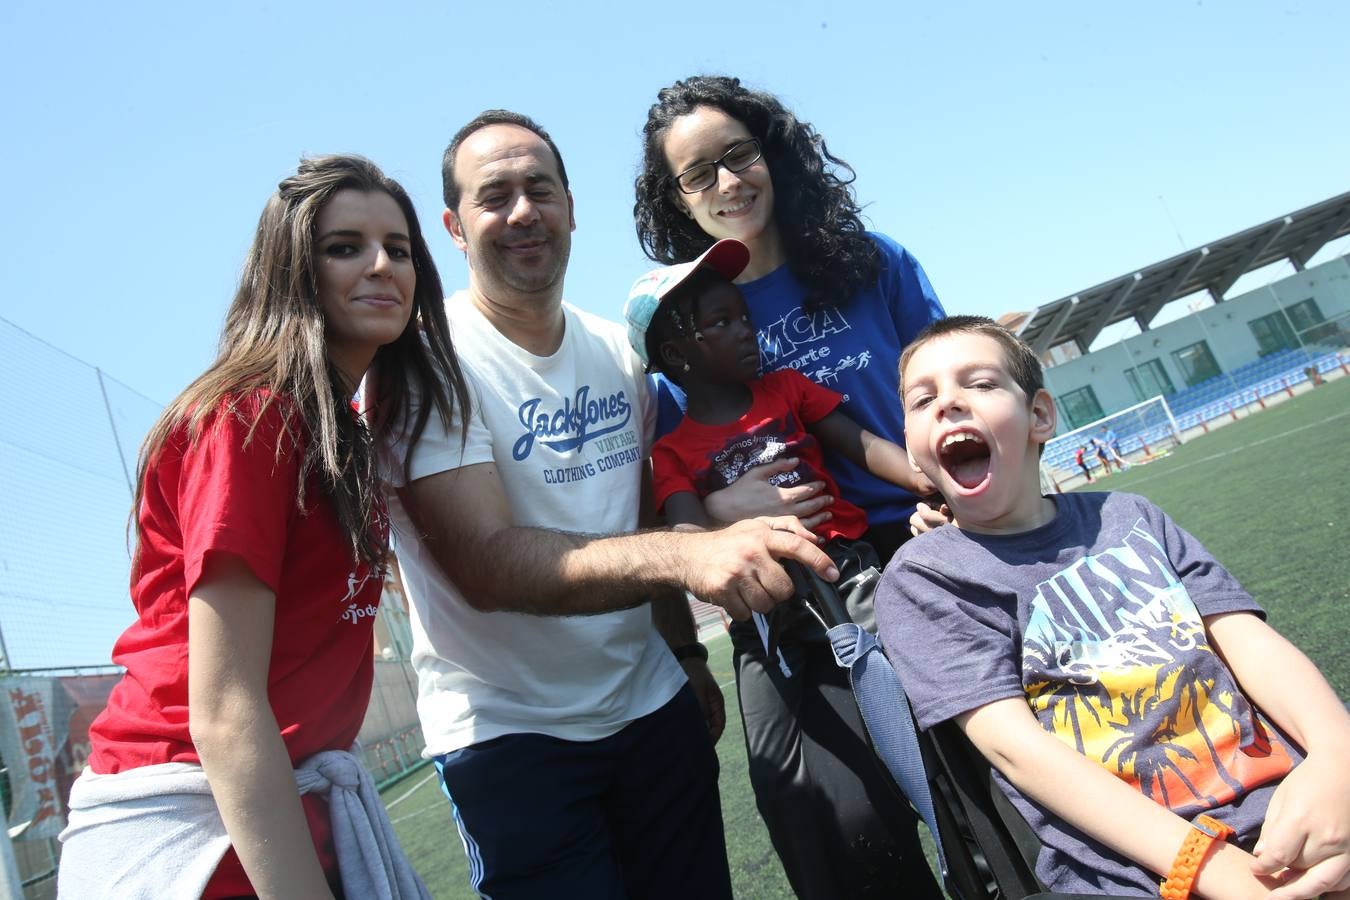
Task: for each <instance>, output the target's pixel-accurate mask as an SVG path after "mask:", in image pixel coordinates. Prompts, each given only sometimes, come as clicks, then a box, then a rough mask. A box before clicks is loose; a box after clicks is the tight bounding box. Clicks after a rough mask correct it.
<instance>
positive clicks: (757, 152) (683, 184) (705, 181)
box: [671, 138, 764, 194]
mask: <svg viewBox="0 0 1350 900" xmlns="http://www.w3.org/2000/svg"><path fill="white" fill-rule="evenodd" d="M763 155H764V151H763V150H761V149H760V148H759V139H758V138H750V139H749V140H744V141H741V142H740V143H739V144H733V145H732V147H731V149H730V150H728V151H727V152H726V153H723V154H722V155H721V156H719V157H718V158H717V159H715V160H713V161H712V162H706V163H699V164H698V165H696V166H690V167H689V168H687V169H685V170H684V171H683V172H681V173H680V174H678V175H676V176H675V177H674V178H672V179H671V181H673V182H675V186H676V187H678V188H679V189H680V191H681V193H685V194H697V193H698V192H699V191H706V190H707V189H708V188H710V187H712V186H713V185H714V184H716V183H717V167H718V166H721V167H722V168H724V169H726V170H727V171H728V172H744V171H745V170H746V169H748V168H750V167H751V166H753V165H754V164H755V163H757V162H759V160H760V157H762V156H763Z"/></svg>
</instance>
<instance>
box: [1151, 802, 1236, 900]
mask: <svg viewBox="0 0 1350 900" xmlns="http://www.w3.org/2000/svg"><path fill="white" fill-rule="evenodd" d="M1232 833H1233V829H1232V828H1231V827H1229V826H1227V825H1225V824H1224V823H1222V822H1220V821H1219V820H1218V819H1214V818H1211V817H1210V816H1203V815H1202V816H1196V817H1195V821H1193V822H1191V830H1190V831H1189V832H1187V833H1186V840H1184V841H1182V842H1181V849H1180V850H1178V851H1177V856H1176V859H1174V860H1172V869H1171V871H1169V872H1168V873H1167V878H1165V879H1164V880H1163V883H1162V887H1161V888H1159V889H1158V895H1159V896H1160V897H1162V898H1163V900H1186V898H1187V897H1189V896H1190V895H1191V886H1192V885H1194V884H1195V876H1196V875H1197V874H1199V872H1200V867H1201V866H1202V865H1204V863H1205V857H1206V856H1208V855H1209V851H1210V848H1211V847H1212V846H1214V842H1215V841H1226V840H1228V837H1229V836H1230V835H1231V834H1232Z"/></svg>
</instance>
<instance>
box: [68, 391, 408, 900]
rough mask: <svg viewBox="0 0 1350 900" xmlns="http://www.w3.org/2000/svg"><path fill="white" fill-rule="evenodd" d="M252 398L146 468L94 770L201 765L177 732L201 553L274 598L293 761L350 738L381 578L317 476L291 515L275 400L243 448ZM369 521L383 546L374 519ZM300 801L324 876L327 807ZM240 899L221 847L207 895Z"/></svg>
mask: <svg viewBox="0 0 1350 900" xmlns="http://www.w3.org/2000/svg"><path fill="white" fill-rule="evenodd" d="M264 396H265V395H263V394H261V393H254V394H251V395H248V396H246V397H244V398H242V399H241V400H240V401H239V403H238V406H237V410H236V411H235V412H233V413H232V412H229V411H228V410H227V409H226V403H222V407H221V409H219V410H217V412H216V413H214V414H212V415H211V416H208V417H207V419H206V420H205V421H204V422H203V424H202V433H201V434H200V436H199V437H198V440H197V442H196V444H195V446H193V445H191V444H190V441H189V439H188V436H187V426H186V424H180V425H179V426H178V427H177V428H176V429H175V430H174V431H173V432H172V433H171V434H170V435H169V438H168V439H167V440H166V441H165V443H164V445H163V447H161V449H160V450H159V451H158V452H157V453H156V455H155V458H154V459H153V460H152V461H151V463H150V465H149V467H148V468H147V471H146V475H145V486H144V496H143V499H142V501H141V507H140V509H139V511H138V520H139V523H140V528H141V539H140V546H139V550H138V553H139V557H138V559H137V561H136V564H135V566H134V567H133V572H132V581H131V598H132V603H133V604H134V605H135V607H136V613H137V620H136V622H135V623H134V624H133V625H132V626H131V627H130V628H128V629H127V630H126V632H124V633H123V634H122V636H121V637H120V638H119V639H118V641H117V643H116V645H114V647H113V661H114V662H116V663H118V664H119V665H122V666H124V667H125V668H126V674H125V675H124V676H123V678H122V680H121V681H120V682H118V684H117V686H116V687H114V688H113V691H112V694H111V695H110V696H109V698H108V707H107V709H105V710H104V711H103V712H102V713H101V714H100V715H99V716H98V718H97V719H95V720H94V722H93V724H91V725H90V726H89V738H90V744H91V753H90V757H89V765H90V767H91V768H92V769H93V770H94V771H95V772H98V773H101V774H112V773H116V772H121V771H124V770H126V769H133V768H137V767H139V766H148V765H155V764H158V763H166V762H189V763H199V762H200V759H199V758H198V757H197V751H196V748H195V747H194V746H193V744H192V737H191V735H190V734H189V733H188V684H187V674H188V671H187V650H188V617H187V598H188V595H189V594H190V593H191V592H192V590H193V588H194V587H195V586H196V584H197V582H198V580H199V579H200V577H201V574H202V569H203V564H204V562H205V559H206V556H207V554H208V553H229V554H232V555H234V556H236V557H238V558H239V559H241V560H243V561H244V562H245V563H246V564H247V565H248V567H249V568H250V569H251V570H252V572H253V574H254V575H256V576H257V577H258V578H259V580H261V581H262V582H263V583H264V584H266V585H267V587H268V588H270V589H271V590H272V591H273V592H274V593H275V594H276V622H275V625H274V627H273V636H272V654H271V661H270V663H269V668H268V676H267V679H268V697H269V699H270V701H271V706H272V713H273V715H274V716H275V717H276V720H277V725H278V726H279V727H280V729H281V736H282V739H283V740H284V741H285V744H286V749H287V751H288V752H289V754H290V757H291V761H292V763H298V762H300V761H302V760H304V759H305V758H306V757H308V756H311V755H312V754H314V753H316V752H318V751H320V750H334V749H341V750H345V749H347V748H348V747H350V746H351V744H352V741H354V740H355V739H356V735H357V732H358V731H359V730H360V728H361V722H362V719H363V718H364V717H365V712H366V706H367V704H368V703H369V701H370V691H371V683H372V679H373V677H374V651H373V646H374V645H373V638H372V632H373V626H374V621H375V612H376V609H377V607H378V605H379V602H380V594H381V590H382V577H381V575H380V574H379V573H372V572H371V571H370V569H369V567H368V566H366V565H364V564H358V563H356V562H355V561H354V560H353V557H352V550H351V545H350V543H349V542H348V540H347V539H346V537H345V536H344V535H343V533H342V531H341V530H340V528H339V526H338V521H337V516H336V515H335V513H334V512H333V507H332V503H331V501H330V500H329V499H328V497H327V496H326V495H324V493H323V491H322V489H321V488H320V486H319V483H318V480H317V479H315V478H313V477H311V478H310V479H309V483H307V485H306V490H305V505H306V508H305V509H304V510H303V511H302V510H300V509H299V508H298V507H297V504H296V485H297V478H298V471H299V462H300V457H301V449H300V448H299V447H298V446H297V445H296V444H295V442H294V441H293V440H292V439H291V438H289V437H287V436H286V433H285V429H284V427H283V423H284V419H283V416H284V415H285V413H284V412H283V409H282V407H283V403H282V402H277V403H273V404H272V405H271V406H269V407H268V409H267V411H266V412H264V413H263V414H262V418H261V419H260V420H259V421H258V424H257V428H256V429H255V430H254V432H253V435H252V437H251V438H250V439H249V440H248V442H247V444H245V438H246V436H247V435H248V433H249V428H250V426H251V425H252V423H253V421H254V419H255V418H256V417H257V415H258V411H259V409H260V407H261V405H262V401H263V398H264ZM278 446H281V447H282V450H281V452H280V454H278V452H277V448H278ZM379 519H380V521H379V522H378V523H377V526H376V527H379V528H380V529H381V531H382V532H383V534H384V535H385V536H386V537H387V534H388V524H387V520H386V517H385V515H384V512H383V510H382V509H381V510H380V514H379ZM303 799H304V801H305V812H306V815H307V817H308V819H309V823H310V829H311V831H313V833H314V839H315V845H316V847H318V848H319V851H320V858H321V860H322V861H323V863H324V867H325V868H326V869H327V870H328V871H329V872H330V874H332V873H335V872H336V861H335V859H334V858H333V855H332V840H331V835H330V833H329V827H328V810H327V806H326V804H325V803H324V801H323V800H322V799H321V798H319V797H311V796H308V795H306V797H304V798H303ZM250 893H253V890H252V888H251V887H250V886H249V882H248V879H247V877H246V876H245V875H244V871H243V868H242V867H241V866H240V865H239V860H238V857H236V856H235V854H234V851H233V850H231V851H230V852H229V853H228V854H227V855H226V857H225V859H224V860H223V861H222V862H221V865H220V868H219V869H217V871H216V874H215V876H214V877H213V879H212V881H211V886H210V888H209V889H208V891H207V893H206V895H205V896H207V897H212V896H234V895H238V894H250Z"/></svg>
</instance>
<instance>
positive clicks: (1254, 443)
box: [1130, 410, 1350, 490]
mask: <svg viewBox="0 0 1350 900" xmlns="http://www.w3.org/2000/svg"><path fill="white" fill-rule="evenodd" d="M1346 416H1350V410H1347V411H1346V412H1342V413H1336V415H1334V416H1327V417H1326V418H1325V419H1323V420H1322V421H1320V422H1310V423H1309V424H1307V425H1300V426H1299V427H1297V428H1291V429H1289V430H1288V431H1281V432H1280V433H1279V434H1272V435H1270V436H1269V437H1263V438H1261V440H1259V441H1252V442H1251V443H1250V444H1243V445H1242V446H1241V447H1234V448H1233V449H1232V450H1224V451H1223V452H1222V453H1211V454H1210V455H1209V456H1202V457H1201V458H1200V459H1194V460H1191V461H1190V462H1188V463H1184V464H1182V465H1180V466H1177V467H1176V468H1174V469H1168V470H1167V471H1166V472H1159V473H1158V474H1157V475H1147V476H1144V477H1143V478H1140V479H1139V480H1138V481H1136V482H1134V483H1133V484H1131V485H1130V489H1131V490H1133V489H1134V488H1135V486H1137V485H1140V484H1145V483H1147V482H1149V481H1155V480H1157V479H1159V478H1166V477H1167V476H1169V475H1175V474H1176V473H1178V472H1180V471H1182V470H1184V469H1189V468H1190V467H1191V466H1198V465H1201V464H1203V463H1207V462H1213V461H1214V460H1216V459H1222V458H1223V457H1225V456H1232V455H1233V454H1234V453H1241V452H1242V451H1243V450H1249V449H1251V448H1252V447H1259V446H1261V445H1262V444H1268V443H1270V442H1271V441H1278V440H1281V439H1282V438H1287V437H1289V436H1291V435H1295V434H1298V433H1299V432H1301V431H1307V430H1309V429H1310V428H1321V427H1322V426H1323V425H1326V424H1327V423H1328V422H1334V421H1336V420H1337V419H1344V418H1345V417H1346Z"/></svg>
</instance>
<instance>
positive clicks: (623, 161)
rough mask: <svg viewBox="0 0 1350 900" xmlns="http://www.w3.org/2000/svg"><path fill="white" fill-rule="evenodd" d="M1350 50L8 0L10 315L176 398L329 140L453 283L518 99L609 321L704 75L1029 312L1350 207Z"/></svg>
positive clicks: (1267, 35) (578, 269) (1047, 7)
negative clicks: (694, 82)
mask: <svg viewBox="0 0 1350 900" xmlns="http://www.w3.org/2000/svg"><path fill="white" fill-rule="evenodd" d="M1347 34H1350V5H1347V4H1344V3H1339V2H1334V0H1326V2H1299V0H1289V2H1232V3H1222V2H1214V0H1200V2H1196V0H1190V2H1185V3H1182V2H1152V0H1145V2H1137V3H1131V4H1114V5H1107V4H1085V3H1078V2H1074V3H1070V2H1045V3H1031V4H1028V3H1019V4H1009V3H1001V2H1000V3H995V2H987V3H971V4H958V3H951V4H937V3H929V4H924V5H918V4H912V3H904V2H895V0H886V2H875V3H852V2H846V0H839V2H830V3H823V2H811V3H806V2H794V0H780V2H774V3H747V2H741V3H730V4H709V3H703V4H697V5H686V6H676V5H673V4H628V3H617V2H616V3H600V2H591V0H575V2H570V3H565V4H564V3H516V4H505V3H480V4H465V3H453V4H451V3H439V4H432V3H426V4H398V3H392V2H391V3H387V4H369V3H367V4H350V3H343V2H336V3H328V4H322V5H319V4H287V3H278V2H269V3H259V2H252V0H236V2H231V3H227V4H209V5H202V4H167V3H164V4H149V3H138V2H128V3H123V4H95V3H90V2H77V3H75V4H69V3H67V4H53V3H36V2H31V0H10V2H8V3H6V4H4V5H3V7H0V77H3V79H4V83H5V84H7V85H8V86H9V89H8V90H7V92H6V93H7V98H6V111H7V114H8V115H7V119H8V122H7V124H8V127H7V128H6V139H5V141H4V142H3V143H0V154H2V155H3V159H4V164H5V165H4V169H5V171H6V172H8V173H9V174H10V179H9V183H8V184H7V185H6V186H5V191H4V194H5V199H6V203H5V207H6V211H7V215H5V216H4V217H3V219H0V236H2V238H3V241H2V242H3V246H4V259H5V285H6V290H5V291H4V292H3V294H0V316H3V317H4V318H6V319H8V320H10V321H11V322H13V323H14V324H16V325H18V326H19V327H21V328H23V329H25V330H27V331H29V332H30V333H32V334H34V335H36V336H37V337H40V338H41V339H43V340H45V341H47V342H50V343H51V344H53V345H55V346H57V347H59V348H61V349H63V350H64V351H66V352H68V353H69V354H71V355H73V356H75V357H77V358H79V359H82V360H84V361H86V362H88V363H90V364H91V365H96V366H99V367H100V368H102V369H103V370H104V371H105V372H106V373H108V374H109V375H111V376H113V377H115V378H116V379H118V380H119V381H121V382H123V383H125V384H127V385H129V386H131V387H132V388H134V389H136V390H138V391H140V392H141V393H143V394H145V395H147V396H148V397H150V398H152V399H153V400H155V401H158V402H161V403H163V402H167V401H168V400H169V399H171V398H172V397H173V396H174V395H175V394H176V393H177V392H178V391H179V390H180V389H181V388H182V387H183V386H184V385H185V384H186V383H187V382H188V381H190V380H191V379H192V378H193V377H194V376H195V375H197V374H198V373H199V372H200V371H201V370H202V369H203V368H204V367H205V366H206V365H207V364H208V363H209V362H210V360H211V358H212V355H213V350H214V345H215V340H216V336H217V333H218V329H219V326H220V322H221V319H222V316H223V313H224V310H225V307H226V305H227V303H228V301H229V299H230V296H231V294H232V292H233V289H234V284H235V279H236V277H237V273H238V270H239V266H240V264H241V261H242V258H243V254H244V251H245V249H246V247H247V245H248V242H249V239H250V237H251V232H252V229H253V226H254V224H255V223H256V221H257V216H258V213H259V211H260V210H261V208H262V204H263V201H264V200H265V198H266V197H267V195H268V193H269V192H270V191H271V190H272V189H273V188H274V186H275V184H276V182H277V181H278V180H279V179H280V178H281V177H283V176H284V175H286V174H287V173H288V172H289V171H291V170H292V169H293V168H294V164H295V162H296V160H297V159H298V158H299V157H300V156H301V155H302V154H315V153H325V152H335V151H354V152H359V153H363V154H365V155H367V156H370V157H371V158H372V159H374V160H375V161H376V162H378V163H380V164H381V165H382V166H383V167H384V168H385V169H386V171H388V172H389V173H390V174H392V175H394V176H395V177H397V178H399V179H400V180H402V181H403V183H404V184H405V185H406V186H407V187H408V188H409V190H410V192H411V193H412V195H413V198H414V200H415V202H416V204H417V207H418V211H419V213H420V216H421V218H422V223H423V227H424V229H425V230H426V232H427V235H428V239H429V241H430V243H431V245H432V248H433V250H434V252H435V255H436V258H437V262H438V264H439V265H440V268H441V275H442V279H443V281H444V282H445V285H446V287H447V289H453V288H454V287H457V286H460V285H462V284H463V282H464V280H465V270H464V264H463V260H462V257H461V256H460V255H459V254H458V252H457V251H455V249H454V247H453V246H452V244H451V243H450V240H449V237H448V236H447V235H446V234H445V232H444V230H443V229H442V227H441V225H440V211H441V201H440V172H439V159H440V154H441V152H442V150H443V149H444V146H445V144H446V142H447V140H448V139H449V137H450V135H451V134H452V133H453V132H454V131H455V129H456V128H457V127H458V126H459V125H460V124H462V123H463V122H464V121H465V120H467V119H468V118H470V117H471V116H473V115H474V114H475V113H477V112H478V111H480V110H481V109H483V108H486V107H491V106H506V107H513V108H516V109H519V110H520V111H522V112H526V113H529V114H530V115H532V116H534V117H535V118H537V119H538V120H539V121H541V122H542V123H543V124H544V126H545V127H547V128H548V129H549V130H550V131H551V132H552V133H553V136H554V138H555V139H556V140H557V142H558V144H559V146H560V148H561V149H562V152H563V154H564V157H565V158H566V160H567V167H568V171H569V174H570V175H571V178H572V188H573V193H574V196H575V199H576V214H577V223H578V227H577V232H576V235H575V238H574V243H573V252H572V264H571V268H570V270H569V275H568V281H567V291H566V294H567V296H568V298H569V299H570V300H571V301H572V302H574V303H576V304H578V305H580V306H582V307H583V308H586V309H589V310H592V311H594V312H597V313H600V314H602V315H606V316H609V317H611V318H617V317H618V315H619V312H620V309H621V306H622V302H623V299H624V297H625V296H626V293H627V290H628V286H629V284H630V283H631V282H632V280H633V279H634V278H635V277H636V276H637V275H639V274H641V273H642V272H643V271H645V269H646V268H648V267H649V263H647V261H646V260H645V259H644V258H643V256H642V255H641V252H640V251H639V249H638V246H637V241H636V238H635V236H634V231H633V226H632V218H631V212H632V202H633V197H632V180H633V175H634V170H635V166H636V162H637V158H638V150H639V145H638V136H639V132H640V128H641V125H642V122H643V120H644V118H645V113H646V109H647V107H648V105H649V104H650V103H651V101H652V100H653V99H654V97H655V94H656V91H657V90H658V89H659V88H660V87H662V86H664V85H666V84H668V83H669V82H671V81H672V80H674V79H676V78H679V77H681V76H684V75H688V74H692V73H696V72H724V73H730V74H736V75H739V76H740V77H741V78H742V79H744V80H745V81H747V82H748V83H750V84H752V85H754V86H757V87H762V88H766V89H768V90H771V91H774V92H776V93H778V94H779V95H780V96H782V97H783V98H784V99H785V100H786V101H787V102H788V104H789V105H790V106H792V107H793V108H794V109H795V110H796V111H797V112H798V114H799V115H801V116H802V117H803V118H805V119H807V120H809V121H811V122H813V123H814V124H815V125H816V126H817V127H818V128H819V130H820V131H821V132H822V133H823V134H824V135H825V137H826V138H827V140H828V142H829V145H830V148H831V150H832V151H834V152H835V153H836V155H839V156H841V157H843V158H844V159H846V160H847V161H849V162H850V163H852V164H853V166H854V167H855V168H856V170H857V172H858V180H857V183H856V188H857V193H858V196H859V198H860V199H861V200H862V201H863V202H864V203H865V204H866V216H867V218H868V219H869V221H870V223H871V225H872V227H874V228H876V229H877V230H880V231H884V232H887V233H889V234H890V235H892V236H893V237H895V238H897V239H898V240H900V241H901V242H902V243H904V244H906V245H907V246H908V247H910V249H911V250H912V251H913V252H914V253H915V254H916V256H917V257H918V258H919V259H920V261H921V262H922V263H923V264H924V266H925V268H926V269H927V271H928V274H929V276H930V277H931V279H932V281H933V284H934V285H935V287H936V288H937V291H938V293H939V296H940V297H941V298H942V299H943V301H944V303H945V304H946V306H947V308H948V310H949V311H954V312H979V313H986V314H991V315H997V314H998V313H1000V312H1004V311H1007V310H1011V309H1028V308H1031V307H1033V306H1036V305H1038V304H1040V303H1044V302H1048V301H1051V300H1054V299H1057V298H1059V297H1061V296H1064V295H1066V294H1068V293H1071V292H1072V291H1074V290H1076V289H1079V288H1083V287H1087V286H1090V285H1093V284H1096V283H1098V282H1101V281H1104V280H1106V279H1108V278H1110V277H1113V276H1115V275H1118V274H1121V273H1123V272H1125V271H1127V270H1129V269H1131V268H1132V267H1137V266H1140V265H1144V264H1147V263H1149V262H1153V261H1155V260H1158V259H1161V258H1164V257H1166V256H1170V255H1172V254H1174V253H1176V252H1178V251H1179V250H1180V249H1181V244H1182V243H1183V242H1184V244H1185V245H1186V246H1194V245H1197V244H1200V243H1202V242H1204V241H1207V240H1211V239H1213V238H1216V237H1219V236H1222V235H1224V234H1228V233H1230V232H1233V231H1236V230H1239V229H1242V228H1245V227H1247V226H1249V225H1253V224H1256V223H1258V222H1261V221H1264V220H1266V219H1270V218H1273V217H1275V216H1278V215H1281V214H1283V213H1285V212H1288V211H1290V210H1293V209H1297V208H1299V207H1302V206H1305V205H1308V204H1310V203H1315V202H1317V201H1319V200H1322V199H1325V198H1327V197H1329V196H1332V195H1334V194H1337V193H1341V192H1343V191H1345V190H1347V189H1348V188H1350V178H1347V175H1348V174H1350V166H1347V163H1346V160H1350V117H1347V116H1346V102H1347V101H1346V88H1345V86H1346V85H1347V84H1350V62H1347V54H1346V52H1345V46H1344V45H1345V39H1346V35H1347ZM1179 234H1180V238H1179V237H1178V235H1179ZM1339 249H1340V252H1345V249H1346V247H1345V245H1344V244H1343V243H1342V245H1341V246H1340V248H1339ZM19 377H20V378H21V379H41V378H42V373H41V372H35V371H24V372H20V373H19ZM8 387H9V389H10V390H11V391H12V390H15V389H20V390H21V389H22V385H15V384H13V383H11V384H9V386H8ZM11 424H12V423H11V422H7V423H6V428H9V427H11ZM123 490H125V485H123ZM119 539H120V536H119Z"/></svg>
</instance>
